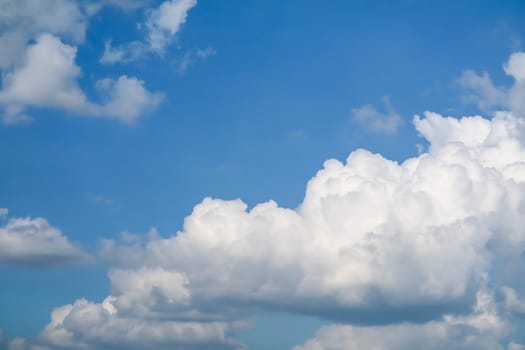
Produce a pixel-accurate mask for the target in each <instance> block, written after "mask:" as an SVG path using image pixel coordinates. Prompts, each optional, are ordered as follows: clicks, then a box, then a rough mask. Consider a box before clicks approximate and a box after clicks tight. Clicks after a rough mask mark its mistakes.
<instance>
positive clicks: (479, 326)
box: [293, 294, 521, 350]
mask: <svg viewBox="0 0 525 350" xmlns="http://www.w3.org/2000/svg"><path fill="white" fill-rule="evenodd" d="M479 299H481V300H479ZM510 331H511V325H510V324H509V323H508V322H505V321H504V320H502V319H501V318H500V316H499V315H498V314H497V312H496V306H495V305H494V304H493V303H492V301H491V300H490V299H489V297H488V296H487V295H479V294H478V304H477V306H476V308H475V310H474V312H473V313H472V314H471V315H469V316H460V317H457V316H450V315H447V316H445V317H444V318H443V319H441V320H438V321H430V322H427V323H424V324H411V323H401V324H395V325H386V326H370V327H355V326H349V325H331V326H325V327H323V328H321V329H320V330H319V331H318V332H317V334H316V335H315V337H313V338H312V339H309V340H307V341H306V342H305V343H304V344H302V345H300V346H296V347H294V348H293V349H294V350H379V349H381V350H412V349H414V350H415V349H427V350H441V349H449V350H481V349H485V350H498V349H499V350H503V349H504V347H503V345H501V342H502V340H503V339H504V337H506V336H508V334H509V332H510ZM508 349H509V350H513V349H521V345H519V344H517V343H511V344H510V345H509V347H508Z"/></svg>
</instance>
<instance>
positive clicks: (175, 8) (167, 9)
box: [146, 0, 197, 54]
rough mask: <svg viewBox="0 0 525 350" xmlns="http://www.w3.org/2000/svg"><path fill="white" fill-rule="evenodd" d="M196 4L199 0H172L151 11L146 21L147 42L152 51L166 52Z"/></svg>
mask: <svg viewBox="0 0 525 350" xmlns="http://www.w3.org/2000/svg"><path fill="white" fill-rule="evenodd" d="M195 5H197V0H171V1H164V2H163V3H162V4H160V6H159V7H158V8H156V9H153V10H150V11H149V15H148V19H147V21H146V28H147V31H148V33H147V42H148V44H149V47H150V49H151V50H152V51H154V52H157V53H159V54H162V53H163V52H164V49H165V47H166V46H167V45H168V44H170V43H171V41H172V40H173V38H174V36H175V34H177V32H178V31H179V30H180V28H181V26H182V25H183V24H184V23H185V22H186V17H187V15H188V11H189V10H190V9H191V8H192V7H194V6H195Z"/></svg>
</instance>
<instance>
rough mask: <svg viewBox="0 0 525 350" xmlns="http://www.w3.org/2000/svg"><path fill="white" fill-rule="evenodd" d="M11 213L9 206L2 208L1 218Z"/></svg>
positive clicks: (0, 209)
mask: <svg viewBox="0 0 525 350" xmlns="http://www.w3.org/2000/svg"><path fill="white" fill-rule="evenodd" d="M8 214H9V209H7V208H0V219H4V218H6V217H7V215H8Z"/></svg>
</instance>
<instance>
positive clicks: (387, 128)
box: [352, 96, 403, 134]
mask: <svg viewBox="0 0 525 350" xmlns="http://www.w3.org/2000/svg"><path fill="white" fill-rule="evenodd" d="M383 103H384V105H385V108H386V111H385V112H384V113H382V112H379V111H378V110H377V109H376V108H375V107H374V106H372V105H365V106H362V107H359V108H355V109H353V110H352V118H353V120H354V121H355V122H356V123H359V124H361V125H362V126H364V127H365V128H367V129H369V130H370V131H373V132H379V133H385V134H393V133H395V132H396V131H397V129H398V128H399V126H401V124H402V123H403V119H402V118H401V116H400V115H399V114H398V113H397V112H396V111H395V109H394V108H393V107H392V104H391V103H390V100H389V99H388V97H386V96H385V97H384V98H383Z"/></svg>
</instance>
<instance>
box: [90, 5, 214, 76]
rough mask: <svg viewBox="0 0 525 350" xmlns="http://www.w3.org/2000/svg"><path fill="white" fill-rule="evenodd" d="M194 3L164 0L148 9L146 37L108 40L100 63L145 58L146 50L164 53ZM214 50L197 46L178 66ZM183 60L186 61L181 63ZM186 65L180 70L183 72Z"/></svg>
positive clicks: (205, 56)
mask: <svg viewBox="0 0 525 350" xmlns="http://www.w3.org/2000/svg"><path fill="white" fill-rule="evenodd" d="M195 5H197V0H170V1H164V2H163V3H161V4H160V5H159V6H158V7H157V8H153V9H149V10H147V19H146V22H145V23H144V28H145V30H146V38H145V39H144V41H138V40H136V41H132V42H129V43H125V44H122V45H118V46H112V43H111V40H107V41H106V42H105V45H104V53H103V55H102V57H101V58H100V63H102V64H108V65H109V64H115V63H127V62H131V61H134V60H137V59H140V58H142V57H144V56H145V55H147V54H149V53H155V54H158V55H161V56H162V55H163V54H164V52H165V49H166V47H167V46H169V45H170V44H171V43H172V42H173V41H174V40H175V37H176V34H177V33H178V32H179V31H180V29H181V27H182V25H183V24H184V23H185V22H186V18H187V16H188V12H189V10H190V9H191V8H193V7H194V6H195ZM214 53H215V51H214V50H213V49H209V48H208V49H198V50H197V51H196V52H195V53H193V52H188V53H186V54H185V56H184V57H183V59H182V61H181V62H182V63H181V62H179V66H183V65H186V66H189V64H190V63H191V62H193V60H194V56H195V57H197V58H199V59H205V58H207V57H208V56H210V55H212V54H214ZM184 62H186V63H184ZM186 68H187V67H185V68H182V69H179V70H183V71H185V70H186Z"/></svg>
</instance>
